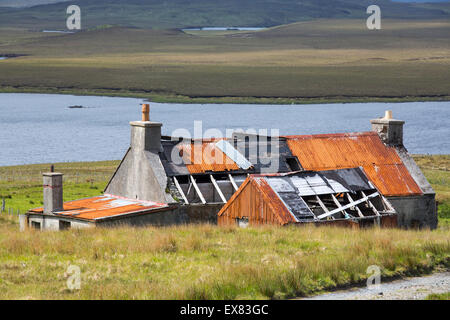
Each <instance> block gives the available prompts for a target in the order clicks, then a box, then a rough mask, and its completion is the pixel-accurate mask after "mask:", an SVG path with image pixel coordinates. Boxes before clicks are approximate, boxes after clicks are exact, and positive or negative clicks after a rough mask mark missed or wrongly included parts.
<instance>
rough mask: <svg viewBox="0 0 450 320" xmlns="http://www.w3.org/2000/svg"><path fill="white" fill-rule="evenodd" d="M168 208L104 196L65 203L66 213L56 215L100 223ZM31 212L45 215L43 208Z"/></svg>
mask: <svg viewBox="0 0 450 320" xmlns="http://www.w3.org/2000/svg"><path fill="white" fill-rule="evenodd" d="M166 208H168V205H167V204H162V203H156V202H149V201H139V200H132V199H126V198H122V197H117V196H113V195H103V196H98V197H93V198H87V199H81V200H75V201H69V202H65V203H64V211H61V212H55V213H54V214H55V215H57V216H64V217H68V218H76V219H81V220H88V221H98V220H104V219H108V218H114V217H118V216H124V215H130V214H142V213H149V212H152V211H159V210H160V209H166ZM30 212H31V213H43V208H37V209H33V210H31V211H30Z"/></svg>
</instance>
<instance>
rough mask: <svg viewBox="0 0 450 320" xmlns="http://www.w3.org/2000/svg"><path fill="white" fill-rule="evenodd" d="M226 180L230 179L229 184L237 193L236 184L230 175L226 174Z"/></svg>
mask: <svg viewBox="0 0 450 320" xmlns="http://www.w3.org/2000/svg"><path fill="white" fill-rule="evenodd" d="M228 179H230V182H231V184H232V185H233V188H234V191H237V190H238V189H239V188H238V186H237V184H236V182H235V181H234V179H233V176H232V175H231V174H228Z"/></svg>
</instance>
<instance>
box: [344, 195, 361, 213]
mask: <svg viewBox="0 0 450 320" xmlns="http://www.w3.org/2000/svg"><path fill="white" fill-rule="evenodd" d="M346 195H347V199H348V201H350V202H354V201H353V199H352V197H351V196H350V195H349V194H348V193H346ZM355 208H356V211H357V212H358V215H359V216H360V217H361V218H364V215H363V214H362V212H361V209H359V208H358V206H355Z"/></svg>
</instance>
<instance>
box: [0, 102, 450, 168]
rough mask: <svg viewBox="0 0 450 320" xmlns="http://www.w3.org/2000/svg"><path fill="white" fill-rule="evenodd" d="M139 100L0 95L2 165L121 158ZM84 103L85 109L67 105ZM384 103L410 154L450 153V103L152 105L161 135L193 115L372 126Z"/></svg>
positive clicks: (301, 126) (295, 129) (289, 125)
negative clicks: (400, 124)
mask: <svg viewBox="0 0 450 320" xmlns="http://www.w3.org/2000/svg"><path fill="white" fill-rule="evenodd" d="M143 102H144V100H142V99H132V98H111V97H82V96H69V95H47V94H0V112H1V113H0V166H5V165H19V164H29V163H49V162H65V161H94V160H111V159H120V158H122V156H123V154H124V152H125V151H126V150H127V148H128V146H129V140H130V128H129V121H133V120H139V118H140V104H141V103H143ZM73 105H82V106H85V107H86V108H83V109H69V108H68V106H73ZM386 109H391V110H393V112H394V117H395V118H398V119H402V120H405V121H406V125H405V144H406V147H407V148H408V150H409V151H410V152H412V153H430V154H431V153H433V154H450V140H449V136H450V128H449V120H450V102H414V103H398V104H392V103H388V104H387V103H366V104H359V103H357V104H323V105H306V106H305V105H299V106H296V105H287V106H277V105H273V106H272V105H198V104H197V105H183V104H159V103H152V104H151V114H150V117H151V119H152V120H155V121H160V122H163V124H164V125H163V134H165V135H171V134H172V132H173V131H174V130H175V129H178V128H185V129H188V130H189V131H190V132H191V133H192V134H193V126H194V121H195V120H202V121H203V130H207V129H210V128H218V129H220V130H222V132H223V133H224V134H225V130H226V129H237V128H245V129H247V128H255V129H260V128H262V129H279V130H280V133H281V134H317V133H338V132H353V131H368V130H370V122H369V121H370V119H373V118H377V117H380V116H382V115H383V114H384V111H385V110H386Z"/></svg>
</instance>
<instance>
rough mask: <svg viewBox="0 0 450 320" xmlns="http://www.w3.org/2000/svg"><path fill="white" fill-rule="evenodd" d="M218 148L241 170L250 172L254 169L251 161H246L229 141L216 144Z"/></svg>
mask: <svg viewBox="0 0 450 320" xmlns="http://www.w3.org/2000/svg"><path fill="white" fill-rule="evenodd" d="M216 147H217V148H219V149H220V151H222V152H223V153H225V154H226V155H227V156H228V158H230V159H232V160H233V161H234V162H235V163H236V164H237V165H238V166H239V168H241V169H244V170H248V169H250V168H251V167H252V164H251V163H250V161H248V160H247V159H245V157H244V156H243V155H242V154H241V153H240V152H239V151H238V150H236V149H235V148H234V147H233V146H232V145H231V144H230V143H229V142H228V141H226V140H220V141H218V142H216Z"/></svg>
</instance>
